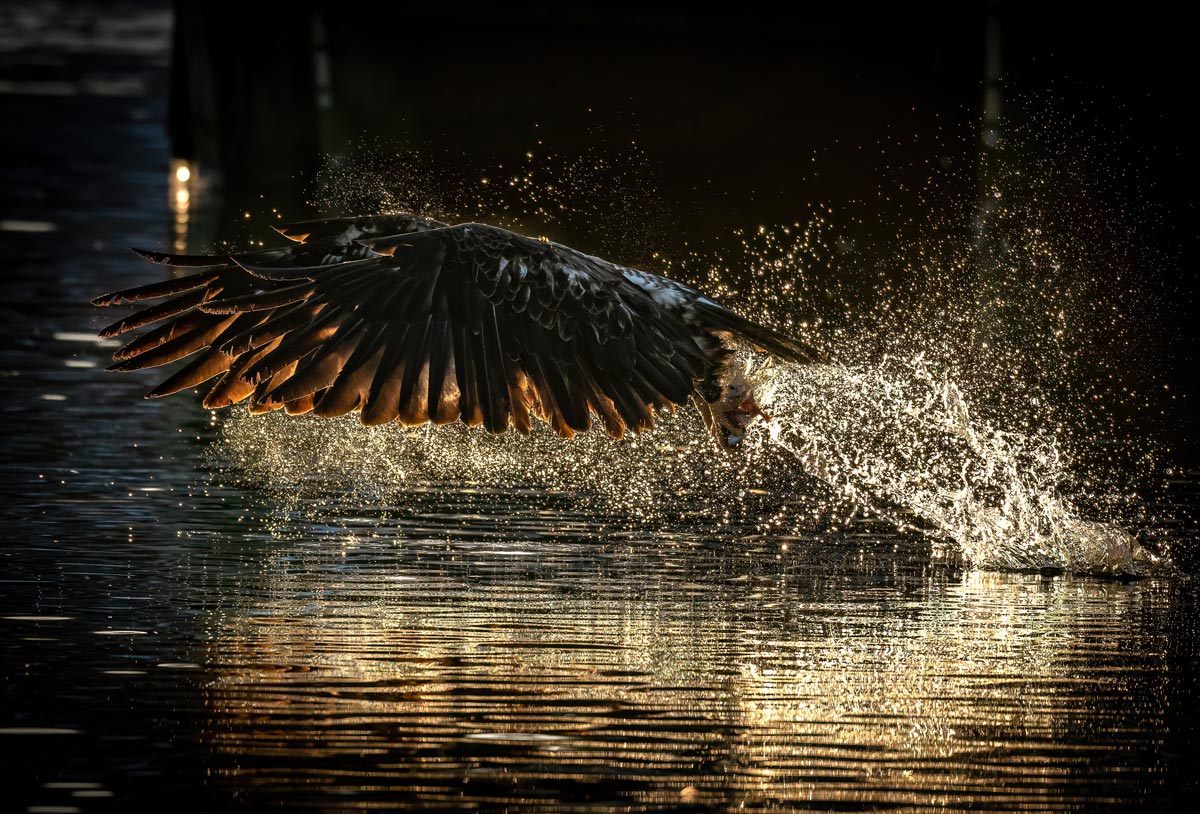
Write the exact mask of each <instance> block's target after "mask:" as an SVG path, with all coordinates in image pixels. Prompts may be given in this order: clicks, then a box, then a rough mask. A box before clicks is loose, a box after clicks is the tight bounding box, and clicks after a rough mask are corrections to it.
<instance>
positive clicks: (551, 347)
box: [92, 215, 821, 448]
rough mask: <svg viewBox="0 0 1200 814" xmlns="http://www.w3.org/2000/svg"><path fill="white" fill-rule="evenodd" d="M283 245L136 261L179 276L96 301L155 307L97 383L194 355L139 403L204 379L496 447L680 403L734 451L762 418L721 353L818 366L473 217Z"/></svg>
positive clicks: (742, 323) (676, 297)
mask: <svg viewBox="0 0 1200 814" xmlns="http://www.w3.org/2000/svg"><path fill="white" fill-rule="evenodd" d="M278 231H279V232H280V233H282V234H283V235H284V236H285V237H288V238H290V239H292V240H293V241H295V243H294V244H293V245H291V246H287V247H285V248H276V249H265V250H261V251H254V252H247V253H244V254H232V255H213V256H197V255H169V254H161V253H158V252H149V251H138V254H140V255H141V256H143V257H145V258H146V259H148V260H152V261H154V262H156V263H162V264H165V265H169V266H174V267H187V268H191V269H193V270H192V271H191V272H190V273H188V274H186V275H184V276H180V277H176V278H173V279H170V280H166V281H162V282H157V283H151V284H150V285H145V286H140V287H138V288H131V289H127V290H124V291H117V292H114V293H112V294H106V295H104V296H102V297H97V298H96V299H95V300H93V301H92V302H93V304H94V305H98V306H111V305H120V304H123V303H127V302H136V303H140V302H143V301H145V300H161V302H159V303H158V304H156V305H151V306H149V307H147V308H143V309H142V310H140V311H137V312H135V313H134V314H133V315H131V316H128V317H126V318H124V319H121V320H118V321H117V322H115V323H113V324H111V325H109V326H108V327H106V328H104V329H103V330H102V331H101V335H102V336H105V337H111V336H116V335H118V334H121V333H124V332H126V331H130V330H133V329H135V328H140V327H143V326H147V325H151V324H152V323H161V324H160V325H158V326H157V327H155V328H153V329H152V330H150V331H149V332H147V333H145V334H142V335H141V336H139V337H138V338H137V339H134V340H133V341H132V342H130V343H129V344H127V345H125V346H124V347H123V348H121V349H120V350H118V351H117V352H116V353H115V354H114V360H115V364H114V365H112V366H111V367H110V368H109V369H110V370H117V371H131V370H141V369H144V368H149V367H157V366H159V365H164V364H167V363H169V362H174V361H176V360H180V359H184V358H185V357H191V358H190V361H188V362H187V364H186V365H184V366H183V367H182V368H181V369H179V370H178V371H176V372H175V373H174V374H173V375H172V376H170V377H169V378H168V379H166V381H164V382H162V383H161V384H160V385H158V386H157V387H156V388H154V389H153V390H151V391H150V393H148V394H147V397H149V398H154V397H158V396H165V395H169V394H171V393H175V392H178V391H180V390H184V389H188V388H191V387H196V386H198V385H200V384H203V383H205V382H208V381H210V380H212V379H216V383H215V384H213V385H212V386H211V387H210V389H209V390H208V393H207V395H206V396H205V398H204V405H205V406H206V407H209V408H218V407H225V406H227V405H230V404H234V403H237V402H240V401H244V400H247V399H249V404H250V410H251V411H252V412H267V411H270V410H275V409H280V408H282V409H283V410H285V411H286V412H288V413H291V414H298V413H308V412H311V413H315V414H316V415H321V416H339V415H344V414H346V413H351V412H358V413H359V416H360V419H361V421H362V422H363V423H364V424H368V425H371V424H383V423H386V422H389V421H400V422H402V423H403V424H406V425H417V424H424V423H426V422H432V423H434V424H445V423H448V422H451V421H457V420H461V421H463V422H465V423H466V424H469V425H472V426H474V425H482V426H484V427H485V428H486V429H487V430H489V431H490V432H494V433H500V432H504V431H505V430H507V429H508V427H510V426H512V427H515V428H516V429H517V430H518V431H520V432H522V433H528V432H530V430H531V428H532V424H533V419H535V418H537V419H540V420H542V421H544V422H546V423H547V424H549V425H550V426H551V427H552V428H553V429H554V430H555V432H557V433H559V434H560V435H563V436H565V437H568V438H569V437H571V436H572V435H573V434H574V433H576V432H581V431H584V430H587V429H589V428H590V426H591V424H592V421H593V419H598V420H599V421H600V423H601V424H602V425H603V427H604V429H605V431H606V432H608V433H609V434H610V435H612V436H613V437H614V438H621V437H622V436H623V435H624V434H625V433H626V432H629V431H632V432H635V433H637V432H641V431H643V430H646V429H649V428H650V427H652V426H653V423H654V416H655V413H656V411H659V410H663V409H673V408H674V406H676V405H685V404H687V402H688V400H689V399H694V400H695V402H696V406H697V408H698V409H699V410H700V412H701V413H702V414H703V416H704V419H705V422H706V424H707V425H708V427H709V429H710V431H711V432H712V433H713V435H714V437H716V438H717V440H718V441H719V442H721V443H722V444H723V445H724V446H725V447H726V448H733V447H736V446H737V445H738V443H740V441H741V439H742V437H743V435H744V433H745V429H746V426H747V425H748V424H749V423H750V422H751V421H752V420H753V419H754V418H755V416H758V415H761V411H760V410H759V407H758V405H757V403H756V401H755V398H754V391H753V383H752V382H750V381H749V380H748V379H747V378H746V376H745V375H744V374H743V373H742V372H741V371H740V370H739V369H736V368H735V366H734V365H733V364H732V361H733V353H734V350H735V348H736V343H737V342H738V341H739V340H741V341H745V342H748V343H749V344H750V345H752V346H753V347H755V348H757V349H759V350H762V351H766V352H769V353H771V354H774V355H775V356H779V357H781V358H784V359H787V360H791V361H795V362H803V363H808V362H813V361H817V360H819V359H820V358H821V354H820V353H819V352H818V351H816V350H815V349H814V348H812V347H811V346H809V345H808V344H806V343H803V342H800V341H797V340H795V339H792V338H789V337H786V336H783V335H781V334H779V333H777V332H775V331H773V330H771V329H769V328H766V327H764V326H762V325H758V324H756V323H754V322H751V321H749V320H747V319H744V318H743V317H740V316H738V315H737V314H735V313H733V312H732V311H730V310H728V309H726V308H724V307H723V306H721V305H718V304H717V303H716V302H714V301H713V300H711V299H709V298H708V297H705V296H704V295H703V294H701V293H700V292H698V291H696V290H695V289H693V288H690V287H688V286H686V285H683V284H682V283H678V282H676V281H674V280H671V279H668V278H666V277H661V276H659V275H656V274H649V273H647V272H644V271H638V270H635V269H630V268H625V267H623V266H619V265H617V264H615V263H610V262H608V261H606V260H602V259H600V258H597V257H592V256H590V255H587V254H584V253H582V252H578V251H576V250H574V249H571V248H568V247H566V246H561V245H559V244H556V243H551V242H548V241H545V240H536V239H533V238H528V237H525V236H522V235H519V234H516V233H514V232H510V231H508V230H506V229H501V228H498V227H495V226H487V225H484V224H479V223H464V224H459V225H457V226H448V225H446V224H443V223H439V222H437V221H433V220H428V219H424V218H419V217H415V216H413V215H376V216H370V217H350V218H338V219H332V220H320V221H309V222H305V223H295V224H289V225H287V226H283V227H281V228H279V229H278Z"/></svg>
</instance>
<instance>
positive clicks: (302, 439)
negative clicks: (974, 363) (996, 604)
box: [218, 356, 1157, 574]
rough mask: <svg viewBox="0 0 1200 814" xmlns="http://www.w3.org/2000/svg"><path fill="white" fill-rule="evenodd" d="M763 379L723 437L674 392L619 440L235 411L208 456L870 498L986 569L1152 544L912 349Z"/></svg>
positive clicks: (776, 502)
mask: <svg viewBox="0 0 1200 814" xmlns="http://www.w3.org/2000/svg"><path fill="white" fill-rule="evenodd" d="M761 396H762V402H763V404H764V405H765V406H766V408H767V410H768V412H769V413H770V414H771V415H772V418H771V420H770V422H769V423H765V424H760V425H758V426H757V427H755V428H754V429H753V430H752V432H751V433H750V434H749V436H748V437H747V441H746V443H745V445H744V448H743V449H742V450H740V451H738V452H737V453H735V454H732V455H730V454H725V453H723V452H722V451H721V450H719V449H718V448H717V447H716V445H715V444H714V443H713V442H712V441H711V439H709V438H708V437H707V435H706V433H705V431H704V428H703V425H702V424H701V422H700V420H699V417H698V415H697V414H696V412H695V410H693V409H691V408H687V409H684V410H680V411H678V412H677V413H675V414H674V415H665V416H663V417H662V418H661V419H660V422H659V425H658V426H657V427H656V428H655V430H654V431H653V432H651V433H648V434H645V435H643V436H641V437H640V438H637V439H632V440H626V441H622V442H616V441H613V440H612V439H609V438H608V437H607V436H605V435H604V434H603V433H601V432H599V431H593V432H591V433H588V434H584V435H580V436H577V437H576V438H575V439H573V440H571V441H566V440H563V439H560V438H558V437H557V436H555V435H553V434H552V433H551V432H549V431H548V430H547V429H546V428H544V427H539V428H538V429H537V430H536V431H535V432H534V433H533V435H531V436H530V437H528V438H523V437H521V436H518V435H516V434H515V433H509V434H507V435H504V436H492V435H489V434H487V433H485V432H482V431H480V430H478V429H470V428H467V427H464V426H462V425H451V426H448V427H440V428H432V427H428V426H425V427H419V428H411V429H404V428H401V427H399V426H395V425H393V426H388V427H377V428H365V427H362V426H360V425H359V424H358V423H357V422H355V421H354V420H353V419H347V420H339V421H327V420H323V419H313V418H305V417H301V418H299V419H297V418H285V417H283V416H280V415H272V416H260V417H253V416H249V415H242V414H237V415H235V416H234V417H233V418H232V419H231V420H230V421H229V423H228V424H227V426H226V431H225V436H224V442H223V443H222V444H221V445H220V446H219V448H218V457H219V458H220V459H222V460H224V461H233V462H235V463H236V465H237V466H238V467H239V468H240V469H241V470H242V471H243V472H246V473H249V474H250V475H251V477H253V478H256V479H258V480H259V482H261V483H270V484H271V485H272V486H273V487H275V488H284V489H295V488H297V487H303V486H304V485H306V484H309V485H311V484H313V483H314V482H315V483H317V484H318V485H319V487H320V488H322V489H325V488H327V487H328V486H329V485H330V484H335V485H337V486H338V488H347V489H350V490H351V491H352V492H353V493H356V495H355V497H354V498H353V499H356V500H364V499H369V500H375V501H384V502H388V503H390V504H392V505H396V506H400V507H403V505H404V502H405V499H404V493H405V492H406V490H409V489H411V488H412V487H413V486H414V485H420V486H422V488H424V486H425V485H426V484H429V483H434V484H436V483H439V482H453V483H455V484H460V485H461V484H466V485H468V486H474V487H478V488H480V489H482V490H485V491H486V490H488V489H524V490H529V491H530V492H531V493H536V492H543V493H544V492H555V493H557V494H566V495H569V496H570V498H571V503H572V505H574V506H575V507H576V509H577V510H579V511H581V512H586V513H587V514H589V515H592V516H594V515H596V514H598V513H600V514H604V515H606V516H607V517H608V518H609V519H610V520H612V521H613V522H614V523H617V524H621V523H622V521H625V523H626V524H630V523H651V524H654V525H655V526H657V527H658V528H663V526H664V524H666V527H667V529H668V530H670V529H672V527H674V528H679V527H681V526H687V527H689V528H692V529H697V528H699V529H705V528H707V530H709V531H710V532H711V531H713V530H716V529H720V528H722V527H724V528H730V527H733V528H734V529H735V530H738V531H743V530H745V528H746V527H747V526H749V527H751V528H753V529H754V530H755V531H756V532H758V533H764V534H775V535H781V536H790V535H805V534H809V535H811V533H812V531H813V529H814V527H816V526H818V525H820V524H821V522H822V517H823V516H828V515H830V514H836V513H839V512H840V513H843V514H844V513H845V512H846V509H847V507H851V508H852V509H861V508H866V509H868V510H871V511H874V512H875V513H877V514H880V515H882V516H884V517H886V518H888V519H890V520H892V521H893V522H894V523H895V524H896V525H897V526H898V527H900V528H902V529H919V530H920V531H922V532H923V533H925V534H927V535H929V536H930V538H931V539H933V540H934V541H935V542H936V544H937V547H938V549H939V550H940V551H941V553H943V554H947V555H949V556H952V557H961V558H962V559H963V560H965V562H966V563H967V564H969V565H971V566H974V567H978V568H983V569H1037V568H1058V569H1066V570H1070V571H1077V572H1094V573H1111V574H1137V573H1140V572H1142V571H1144V570H1146V569H1147V568H1149V567H1152V566H1154V565H1155V564H1156V562H1157V560H1156V559H1155V558H1154V557H1153V556H1152V555H1151V554H1149V553H1148V552H1146V551H1145V550H1144V549H1142V548H1141V546H1139V545H1138V543H1137V542H1136V541H1135V540H1134V539H1133V538H1132V537H1131V536H1129V535H1128V534H1126V533H1124V532H1123V531H1121V530H1120V529H1118V528H1117V527H1116V526H1112V525H1106V524H1104V523H1099V522H1092V521H1089V520H1086V519H1084V518H1083V517H1081V516H1080V513H1079V511H1078V510H1077V509H1076V508H1075V507H1074V506H1073V504H1072V502H1071V500H1070V499H1069V497H1068V496H1067V495H1066V493H1065V489H1066V486H1067V484H1068V482H1069V480H1070V467H1069V462H1068V460H1067V459H1066V456H1065V455H1064V454H1063V452H1062V451H1061V449H1060V448H1059V446H1058V443H1057V441H1056V440H1055V438H1054V437H1053V436H1049V435H1025V434H1022V433H1016V432H1005V431H1002V430H998V429H996V428H993V427H991V426H989V425H987V424H986V423H983V422H981V421H979V420H977V419H975V418H974V417H973V416H972V414H971V409H970V407H969V404H968V400H967V398H966V396H965V395H964V394H963V392H962V390H961V389H960V388H959V386H958V385H956V384H955V383H954V382H953V381H952V380H951V379H949V378H948V377H946V376H945V375H939V374H938V373H936V372H935V371H934V369H933V368H931V367H930V365H929V364H928V363H927V362H926V361H925V360H924V359H923V358H921V357H920V356H917V357H914V358H911V359H908V360H901V359H898V358H887V359H885V360H884V361H883V363H882V364H878V365H874V366H860V367H857V368H851V367H845V366H840V365H814V366H807V367H805V366H786V367H783V368H781V369H778V370H776V371H774V373H773V375H772V376H771V378H770V379H769V381H768V382H767V384H766V385H765V386H764V389H763V391H762V392H761ZM805 476H808V477H809V478H811V479H813V480H811V481H810V482H809V483H808V484H807V485H806V484H804V483H803V480H804V478H805ZM798 478H799V479H800V480H799V483H800V485H797V484H798ZM301 495H302V493H301ZM731 498H732V499H731ZM804 498H809V499H808V500H807V501H806V500H805V499H804Z"/></svg>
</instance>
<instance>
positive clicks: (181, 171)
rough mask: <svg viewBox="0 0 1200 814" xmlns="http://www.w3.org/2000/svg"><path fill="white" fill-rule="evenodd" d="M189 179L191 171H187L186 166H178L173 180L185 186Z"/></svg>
mask: <svg viewBox="0 0 1200 814" xmlns="http://www.w3.org/2000/svg"><path fill="white" fill-rule="evenodd" d="M191 177H192V171H191V170H190V169H188V165H187V164H180V165H179V166H178V167H177V168H176V169H175V180H176V181H178V182H179V183H181V184H186V183H187V182H188V180H189V179H190V178H191Z"/></svg>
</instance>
